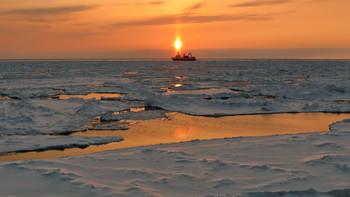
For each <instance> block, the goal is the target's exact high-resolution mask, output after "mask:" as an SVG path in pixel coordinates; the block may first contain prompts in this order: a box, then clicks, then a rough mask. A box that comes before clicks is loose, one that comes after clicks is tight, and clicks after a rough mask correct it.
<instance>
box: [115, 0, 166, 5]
mask: <svg viewBox="0 0 350 197" xmlns="http://www.w3.org/2000/svg"><path fill="white" fill-rule="evenodd" d="M165 3H166V1H151V2H138V3H135V2H133V3H114V4H113V5H116V6H147V5H152V6H161V5H163V4H165Z"/></svg>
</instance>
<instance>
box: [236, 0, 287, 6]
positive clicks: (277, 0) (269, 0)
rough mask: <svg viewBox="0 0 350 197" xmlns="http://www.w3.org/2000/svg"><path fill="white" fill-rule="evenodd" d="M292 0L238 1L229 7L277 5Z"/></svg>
mask: <svg viewBox="0 0 350 197" xmlns="http://www.w3.org/2000/svg"><path fill="white" fill-rule="evenodd" d="M291 1H292V0H257V1H251V2H246V3H240V4H234V5H231V6H230V7H254V6H265V5H277V4H284V3H289V2H291Z"/></svg>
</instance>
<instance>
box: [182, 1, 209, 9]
mask: <svg viewBox="0 0 350 197" xmlns="http://www.w3.org/2000/svg"><path fill="white" fill-rule="evenodd" d="M204 6H205V2H199V3H196V4H193V5H191V6H189V7H187V9H186V10H189V11H193V10H198V9H201V8H203V7H204Z"/></svg>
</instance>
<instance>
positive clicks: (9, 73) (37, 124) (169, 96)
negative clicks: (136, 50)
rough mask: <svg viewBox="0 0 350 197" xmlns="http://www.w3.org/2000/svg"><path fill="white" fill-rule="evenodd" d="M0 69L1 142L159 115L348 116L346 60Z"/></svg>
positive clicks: (40, 64)
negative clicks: (313, 113) (9, 137)
mask: <svg viewBox="0 0 350 197" xmlns="http://www.w3.org/2000/svg"><path fill="white" fill-rule="evenodd" d="M0 70H1V73H0V136H1V137H2V138H6V136H11V138H12V139H13V138H15V137H16V136H20V135H47V134H50V135H57V134H69V133H74V132H78V131H85V130H86V129H87V128H92V127H95V126H96V124H98V123H97V122H96V119H101V120H102V121H118V120H121V119H126V120H128V119H135V117H134V116H136V117H137V118H136V119H154V118H159V117H162V114H164V113H165V112H181V113H185V114H190V115H202V116H224V115H237V114H265V113H283V112H350V61H346V60H249V61H248V60H235V61H232V60H230V61H196V62H171V61H0ZM138 108H147V109H151V110H153V111H157V110H158V111H157V113H137V112H135V111H133V109H138ZM131 112H132V113H131ZM118 113H119V115H118ZM120 113H122V114H120ZM130 114H131V115H130ZM136 114H137V115H136ZM117 129H123V128H122V127H120V128H117ZM126 129H127V128H126ZM5 149H6V148H5ZM2 151H3V152H6V151H7V150H2Z"/></svg>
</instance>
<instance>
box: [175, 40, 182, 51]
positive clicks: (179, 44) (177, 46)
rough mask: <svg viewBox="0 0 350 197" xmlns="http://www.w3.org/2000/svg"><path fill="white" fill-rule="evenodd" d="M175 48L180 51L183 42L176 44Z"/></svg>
mask: <svg viewBox="0 0 350 197" xmlns="http://www.w3.org/2000/svg"><path fill="white" fill-rule="evenodd" d="M175 47H176V49H177V50H179V49H180V48H181V41H180V40H177V41H176V42H175Z"/></svg>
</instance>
